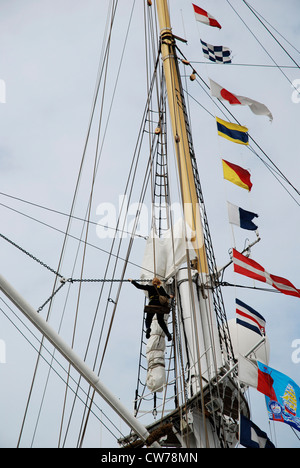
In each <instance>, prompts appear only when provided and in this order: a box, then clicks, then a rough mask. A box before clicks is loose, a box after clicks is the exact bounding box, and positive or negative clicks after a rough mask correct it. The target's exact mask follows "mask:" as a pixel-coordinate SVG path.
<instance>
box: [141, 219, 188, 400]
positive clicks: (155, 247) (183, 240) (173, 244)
mask: <svg viewBox="0 0 300 468" xmlns="http://www.w3.org/2000/svg"><path fill="white" fill-rule="evenodd" d="M192 238H193V232H192V230H191V229H190V228H189V227H188V226H187V225H185V222H184V221H183V220H182V219H180V220H179V221H178V222H177V223H176V224H175V225H174V227H173V229H172V230H168V231H167V232H166V233H165V234H164V236H163V237H161V238H159V237H157V235H156V234H155V232H154V231H153V230H152V232H151V235H150V236H149V238H148V240H147V245H146V249H145V253H144V259H143V268H142V273H141V279H143V280H144V279H149V280H151V279H152V278H153V277H154V276H158V277H159V278H161V279H168V278H171V277H172V276H173V275H174V274H175V273H176V271H177V270H178V269H179V267H180V266H181V265H182V264H183V263H184V262H185V261H186V259H187V249H189V253H190V259H193V258H194V257H195V251H194V249H193V247H192V244H191V242H190V240H191V239H192ZM167 319H168V315H165V320H167ZM165 349H166V344H165V334H164V332H163V330H162V329H161V327H160V326H159V324H158V322H157V320H156V317H154V319H153V321H152V325H151V336H150V338H149V340H148V344H147V350H146V354H147V361H148V370H147V387H148V389H149V390H150V392H153V393H154V392H162V391H163V386H164V385H165V384H166V373H165Z"/></svg>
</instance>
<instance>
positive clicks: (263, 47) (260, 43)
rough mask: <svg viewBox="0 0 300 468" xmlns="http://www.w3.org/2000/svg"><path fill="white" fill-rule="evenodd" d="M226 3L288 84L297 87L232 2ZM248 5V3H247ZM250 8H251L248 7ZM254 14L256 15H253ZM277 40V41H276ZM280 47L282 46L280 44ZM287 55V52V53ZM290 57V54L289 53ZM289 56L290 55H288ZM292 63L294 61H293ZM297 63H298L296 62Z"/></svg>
mask: <svg viewBox="0 0 300 468" xmlns="http://www.w3.org/2000/svg"><path fill="white" fill-rule="evenodd" d="M226 1H227V3H228V5H229V6H230V7H231V8H232V10H233V11H234V12H235V14H236V15H237V16H238V18H239V19H240V20H241V22H242V23H243V24H244V26H245V27H246V29H247V30H248V31H249V32H250V34H251V35H252V36H253V37H254V38H255V40H256V41H257V42H258V44H259V45H260V46H261V48H262V49H263V50H264V52H265V53H266V54H267V56H268V57H269V58H270V59H271V60H272V62H273V63H274V64H275V65H276V67H277V69H278V70H279V71H280V72H281V73H282V75H283V76H284V77H285V78H286V80H287V81H288V82H289V83H290V85H291V86H292V87H293V88H294V89H297V88H296V87H295V86H294V84H293V83H292V81H291V80H290V78H289V77H288V76H287V74H286V73H285V72H284V71H283V69H282V68H280V66H279V65H278V63H277V62H276V60H275V59H274V58H273V57H272V55H271V54H270V53H269V52H268V51H267V49H266V48H265V46H264V45H263V44H262V42H261V41H260V40H259V39H258V37H257V36H256V34H255V33H254V32H253V31H252V30H251V29H250V27H249V26H248V25H247V23H246V22H245V21H244V20H243V18H242V17H241V15H240V14H239V13H238V12H237V10H236V9H235V8H234V7H233V6H232V4H231V3H230V1H229V0H226ZM244 3H245V4H246V2H245V1H244ZM247 6H248V5H247ZM250 10H251V9H250ZM252 13H253V14H254V12H253V11H252ZM255 16H256V15H255ZM272 36H273V35H272ZM273 39H274V36H273ZM277 42H278V41H277ZM281 47H282V46H281ZM288 55H289V54H288ZM289 57H290V55H289ZM290 58H291V57H290ZM293 61H294V60H293ZM294 63H296V62H295V61H294ZM297 65H298V64H297Z"/></svg>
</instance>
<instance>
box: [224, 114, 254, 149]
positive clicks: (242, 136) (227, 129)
mask: <svg viewBox="0 0 300 468" xmlns="http://www.w3.org/2000/svg"><path fill="white" fill-rule="evenodd" d="M216 120H217V127H218V134H219V135H220V136H221V137H223V138H226V139H227V140H229V141H233V142H234V143H238V144H239V145H249V135H248V128H247V127H242V126H241V125H237V124H234V123H230V122H226V121H225V120H222V119H219V117H216Z"/></svg>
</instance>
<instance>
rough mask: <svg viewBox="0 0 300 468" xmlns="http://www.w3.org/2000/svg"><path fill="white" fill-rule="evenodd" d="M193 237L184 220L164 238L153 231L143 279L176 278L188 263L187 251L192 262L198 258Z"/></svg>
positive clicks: (146, 252) (142, 274)
mask: <svg viewBox="0 0 300 468" xmlns="http://www.w3.org/2000/svg"><path fill="white" fill-rule="evenodd" d="M193 237H194V234H193V231H192V230H191V228H190V227H189V226H188V225H187V224H186V223H185V222H184V220H183V219H182V218H181V219H179V221H177V223H176V224H175V225H174V227H173V229H169V230H168V231H166V233H165V234H164V236H163V237H158V236H157V235H156V233H155V232H154V231H153V230H152V231H151V234H150V236H149V237H148V240H147V244H146V249H145V253H144V260H143V267H142V273H141V279H151V278H153V277H154V276H158V277H159V278H164V279H168V278H171V277H172V276H174V274H175V273H176V271H177V270H178V268H179V267H180V266H181V265H182V264H183V263H184V262H185V261H186V259H187V250H189V256H190V259H191V260H192V259H193V258H195V257H196V254H195V251H194V249H193V246H192V243H191V239H192V238H193Z"/></svg>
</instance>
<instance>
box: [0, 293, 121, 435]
mask: <svg viewBox="0 0 300 468" xmlns="http://www.w3.org/2000/svg"><path fill="white" fill-rule="evenodd" d="M0 300H1V301H2V302H3V303H4V305H5V306H6V307H7V308H8V309H9V311H10V314H13V315H14V316H15V319H16V320H18V321H19V322H21V324H22V326H23V327H24V328H25V330H26V331H27V332H28V334H30V336H31V339H30V338H29V337H28V336H26V334H25V331H22V330H21V329H20V327H19V326H18V325H17V324H16V323H15V322H14V321H13V319H12V318H11V317H10V314H7V313H6V312H5V311H4V309H3V308H2V307H1V308H0V310H1V312H2V314H3V315H4V316H5V317H6V319H7V320H8V321H9V322H10V323H11V324H12V325H13V326H14V327H15V329H16V330H17V331H18V333H19V334H20V335H21V336H22V337H23V338H24V339H25V340H26V341H27V342H28V343H29V345H30V346H31V347H32V348H33V349H34V350H35V351H36V352H37V353H40V355H41V356H40V357H41V358H42V359H43V361H44V362H45V363H46V364H47V365H48V366H49V368H50V369H51V370H53V372H55V374H56V375H57V376H58V377H59V379H60V380H61V381H62V382H64V383H65V384H66V385H68V387H69V388H70V390H71V391H72V392H73V393H75V392H76V390H75V389H73V387H72V386H71V385H70V383H68V382H67V378H66V377H64V376H63V375H61V374H60V373H59V371H58V370H57V369H55V367H54V365H53V361H54V362H55V363H56V364H57V365H58V367H59V368H61V370H62V371H63V372H64V373H65V374H68V370H67V369H66V368H65V367H64V366H63V364H62V363H61V362H59V360H58V359H56V358H55V357H54V355H53V352H52V351H50V350H49V349H48V348H47V347H46V345H45V344H44V343H43V346H42V348H41V350H39V348H38V347H37V346H35V345H34V343H33V342H32V338H33V339H34V340H36V342H37V344H38V345H40V338H39V337H38V336H37V335H35V334H34V332H33V331H32V330H31V329H30V328H29V327H28V325H27V324H26V323H25V321H23V320H22V318H21V317H19V316H18V315H17V314H16V312H15V311H14V310H13V309H12V308H11V307H10V306H9V305H8V304H7V303H6V302H5V301H4V299H3V298H2V297H1V298H0ZM42 350H44V351H46V353H47V354H49V357H50V358H51V361H49V360H47V358H46V357H45V356H44V355H43V354H42ZM70 379H71V380H72V381H73V383H74V384H76V385H77V383H78V382H77V380H75V378H74V377H72V376H70ZM80 390H81V392H82V393H83V395H84V396H87V395H88V393H87V391H86V390H84V388H83V387H82V386H81V387H80ZM78 399H79V400H80V402H81V403H82V404H83V405H86V402H85V401H84V399H83V397H81V396H80V395H79V396H78ZM93 406H94V408H95V410H97V411H98V412H99V413H101V415H103V416H104V417H105V418H106V419H107V421H108V422H109V423H110V424H111V425H112V426H113V428H114V430H115V431H117V432H118V434H119V435H118V436H117V435H116V434H114V433H113V432H112V429H110V428H109V427H108V426H107V425H106V424H105V423H104V422H103V420H102V419H101V417H100V416H98V415H97V414H96V412H95V410H92V412H93V415H94V416H95V417H96V418H97V420H98V421H99V422H100V423H101V424H102V425H103V426H104V427H105V428H106V429H107V430H108V431H109V432H110V433H111V434H112V435H113V437H114V438H115V439H116V440H117V439H118V437H119V436H120V435H123V434H122V433H121V432H120V430H119V429H118V427H117V426H116V425H115V424H114V423H113V422H112V421H111V419H110V418H109V417H108V416H107V415H106V414H105V412H104V411H103V410H102V409H101V408H100V407H99V406H98V405H97V404H96V403H94V405H93Z"/></svg>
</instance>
